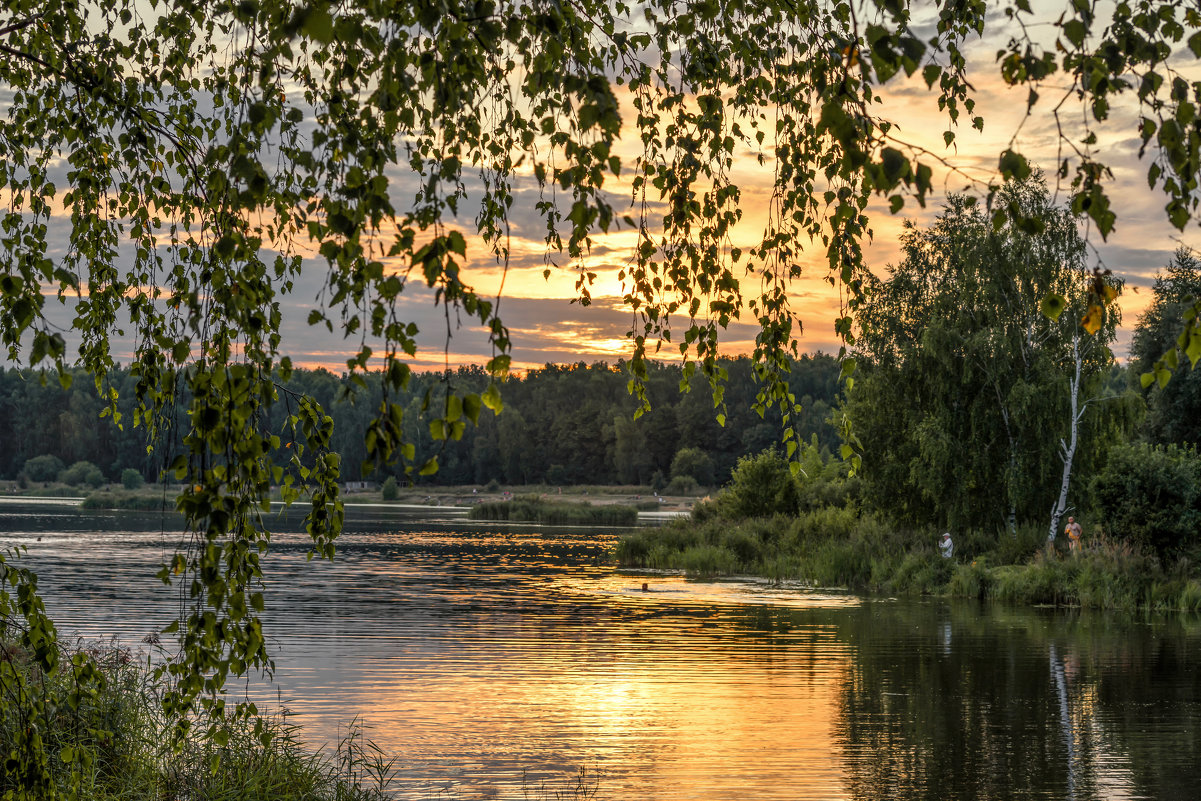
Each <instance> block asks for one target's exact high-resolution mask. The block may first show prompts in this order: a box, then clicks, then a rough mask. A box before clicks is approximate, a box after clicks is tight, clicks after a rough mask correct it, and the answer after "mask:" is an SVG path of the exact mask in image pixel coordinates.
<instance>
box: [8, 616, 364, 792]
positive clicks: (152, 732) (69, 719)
mask: <svg viewBox="0 0 1201 801" xmlns="http://www.w3.org/2000/svg"><path fill="white" fill-rule="evenodd" d="M0 649H3V653H4V655H5V657H6V661H5V664H8V665H12V666H14V672H16V673H19V674H21V675H22V677H23V678H24V679H25V680H26V681H27V682H29V681H36V690H37V693H38V695H39V697H40V701H41V704H42V706H43V708H45V709H46V710H54V712H53V713H52V714H48V715H46V716H45V717H43V718H42V719H40V720H38V721H36V725H37V729H36V734H37V736H38V737H39V738H40V741H41V745H42V748H43V749H44V751H45V752H46V753H47V754H49V755H52V758H51V759H50V760H49V762H48V764H47V765H45V774H44V775H42V776H40V777H38V779H37V780H36V781H35V782H31V781H30V780H29V776H28V773H26V775H25V776H22V775H20V774H19V773H16V772H14V766H13V765H9V766H8V768H9V770H8V771H6V773H5V774H4V775H3V776H2V777H0V793H5V794H7V793H12V795H11V796H10V795H5V797H6V798H9V797H11V798H15V799H35V798H36V799H39V800H41V799H53V798H80V799H85V798H86V799H89V801H117V800H118V799H123V800H125V801H159V799H163V798H189V799H212V800H213V801H216V799H221V800H222V801H260V799H268V798H269V799H279V800H280V801H383V799H384V798H385V797H386V796H385V795H384V793H383V791H382V790H383V788H382V786H381V784H382V783H381V782H380V781H378V780H376V779H375V778H374V777H376V776H380V777H382V778H383V779H384V780H385V781H386V778H387V775H388V765H387V760H381V759H379V757H378V753H377V752H373V751H372V750H371V746H370V744H369V743H365V742H363V741H362V737H361V734H360V733H356V732H352V734H351V736H350V737H348V738H347V739H346V740H344V741H343V742H342V743H340V744H339V746H338V749H337V753H336V755H334V758H332V759H331V758H330V757H328V756H325V755H315V754H314V753H313V752H312V751H310V750H308V749H306V748H304V746H303V744H302V743H301V742H300V740H299V739H298V738H297V736H296V733H295V730H294V728H293V727H291V726H289V725H287V723H286V722H285V721H284V720H281V719H277V718H263V719H262V720H261V721H259V722H258V723H241V724H236V725H235V724H231V725H228V726H226V727H225V728H224V729H223V730H222V733H221V737H220V739H221V741H222V742H223V743H224V744H223V745H217V744H216V743H215V742H212V741H205V740H201V739H197V738H191V739H189V740H187V741H186V742H185V743H184V744H183V746H182V748H181V749H180V751H179V753H174V754H173V753H171V751H170V749H168V748H165V747H164V746H165V745H166V742H165V740H164V735H165V734H167V732H166V731H165V728H164V721H163V718H162V714H161V709H160V708H159V706H158V703H157V699H156V694H157V693H158V692H160V691H161V690H162V688H161V687H156V686H155V685H154V683H153V682H152V681H151V676H150V674H149V672H148V671H147V668H146V664H145V663H144V662H141V661H140V660H139V659H138V658H137V657H136V656H135V655H134V654H133V653H131V652H130V651H128V650H125V649H122V648H112V647H89V648H86V649H83V650H75V651H68V652H63V653H61V654H60V656H59V664H61V665H76V664H78V665H83V664H89V665H92V666H93V668H94V673H92V674H90V678H89V679H88V680H87V683H86V684H84V685H83V686H82V687H81V686H80V685H79V684H77V683H76V677H77V676H79V675H80V674H78V673H76V674H75V675H72V672H71V671H68V670H61V671H56V672H53V673H51V674H39V673H38V671H37V669H36V667H35V666H34V664H33V660H31V659H29V654H28V653H27V652H26V651H24V650H23V649H22V647H21V646H20V645H18V644H17V643H15V642H14V641H12V640H10V639H4V640H2V641H0ZM12 675H13V674H8V675H6V676H5V678H6V679H9V680H11V678H12ZM5 688H6V690H11V689H12V685H11V683H6V684H5ZM6 697H9V698H12V696H6ZM21 712H22V707H21V706H20V705H17V704H5V705H3V706H2V707H0V749H2V750H3V753H5V754H8V755H13V754H20V753H22V751H25V752H26V753H27V754H28V751H27V746H26V745H25V744H24V739H25V737H26V736H27V734H28V727H29V726H30V725H31V724H32V723H34V721H30V720H28V719H26V718H23V717H22V715H21ZM263 735H266V736H263ZM264 741H265V744H264ZM31 764H32V763H31ZM34 788H36V789H34ZM31 790H33V792H30V791H31ZM23 793H26V794H24V795H23Z"/></svg>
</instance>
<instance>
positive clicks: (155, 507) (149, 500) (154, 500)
mask: <svg viewBox="0 0 1201 801" xmlns="http://www.w3.org/2000/svg"><path fill="white" fill-rule="evenodd" d="M175 495H176V493H175V491H174V490H169V491H168V492H167V494H166V495H164V494H163V490H162V488H161V487H154V488H149V489H145V490H118V489H106V490H97V491H96V492H90V493H88V494H87V496H86V497H84V499H83V503H82V504H80V506H82V507H83V508H84V509H135V510H138V511H143V512H158V511H161V510H163V509H166V510H167V511H169V512H173V511H175Z"/></svg>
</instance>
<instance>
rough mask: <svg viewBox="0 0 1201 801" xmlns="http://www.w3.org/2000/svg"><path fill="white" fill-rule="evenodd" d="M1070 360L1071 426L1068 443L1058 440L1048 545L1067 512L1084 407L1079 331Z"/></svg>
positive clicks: (1075, 336)
mask: <svg viewBox="0 0 1201 801" xmlns="http://www.w3.org/2000/svg"><path fill="white" fill-rule="evenodd" d="M1072 360H1073V361H1074V362H1075V370H1074V371H1073V373H1072V377H1071V379H1070V380H1069V381H1068V395H1069V400H1070V401H1071V405H1072V418H1071V421H1072V425H1071V431H1070V433H1069V439H1068V441H1067V442H1064V441H1063V440H1062V439H1060V440H1059V450H1060V458H1061V459H1063V478H1062V479H1061V480H1060V482H1059V498H1058V499H1057V500H1056V501H1055V505H1054V506H1052V507H1051V530H1050V531H1049V532H1047V542H1050V543H1053V542H1055V535H1056V534H1057V533H1058V532H1059V521H1060V520H1061V519H1062V518H1063V513H1064V512H1066V511H1067V506H1068V485H1069V484H1070V483H1071V480H1072V459H1074V458H1075V456H1076V442H1077V436H1078V433H1079V430H1080V418H1081V417H1082V416H1083V415H1084V407H1083V406H1081V404H1080V367H1081V362H1082V361H1083V359H1082V358H1081V357H1080V332H1079V330H1077V331H1074V332H1073V333H1072ZM1085 405H1087V404H1085Z"/></svg>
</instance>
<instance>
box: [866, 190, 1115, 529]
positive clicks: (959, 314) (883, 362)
mask: <svg viewBox="0 0 1201 801" xmlns="http://www.w3.org/2000/svg"><path fill="white" fill-rule="evenodd" d="M995 202H997V203H1002V204H1004V205H1005V206H1006V207H1008V208H1011V209H1012V210H1013V212H1014V214H1015V215H1016V217H1015V219H1017V218H1020V219H1029V220H1037V221H1038V225H1037V226H1035V227H1027V226H1023V225H1021V224H1019V223H1018V222H1014V221H1010V222H1006V223H1004V224H1003V225H1001V226H1000V227H998V226H996V225H995V224H994V221H993V220H992V219H991V218H990V216H989V214H988V213H987V211H986V209H984V208H983V207H982V206H981V204H978V203H975V202H973V201H972V199H970V198H966V197H960V196H953V197H951V198H950V200H949V201H948V203H947V206H946V208H945V210H944V211H943V213H942V214H941V215H940V216H939V218H938V219H937V220H936V221H935V223H934V224H933V225H932V226H930V227H929V228H927V229H924V230H919V229H917V228H916V227H914V226H912V225H910V226H909V227H908V228H907V229H906V233H905V235H904V237H903V246H904V258H903V259H902V261H901V263H900V264H897V265H895V266H892V267H891V268H890V273H889V277H888V279H887V280H885V281H869V282H868V299H867V301H866V302H865V304H864V306H863V309H862V311H861V314H860V318H859V320H860V324H861V327H862V335H861V336H860V338H859V340H858V343H857V355H858V356H859V357H860V358H859V362H860V363H862V364H863V365H864V366H863V369H862V370H861V372H862V373H863V375H862V376H861V377H859V378H858V380H857V381H856V382H855V384H854V388H853V389H852V390H851V392H849V393H848V404H847V413H848V415H849V416H850V417H851V419H853V420H854V421H855V425H856V431H857V434H858V436H859V437H860V438H861V439H862V442H863V443H864V448H865V454H866V456H867V458H866V459H865V460H864V465H863V471H862V476H863V491H864V494H865V496H866V497H867V498H868V499H869V500H870V502H871V503H872V504H873V505H874V506H875V508H877V509H880V510H882V511H886V512H887V513H888V514H889V515H892V516H894V517H895V518H897V519H899V520H904V521H908V522H912V523H923V524H926V523H928V524H932V525H949V526H951V527H952V528H957V529H958V528H972V527H978V526H996V527H1001V526H1005V527H1009V528H1012V527H1014V525H1015V524H1016V523H1017V522H1019V521H1025V520H1029V519H1031V518H1034V517H1036V516H1037V517H1041V516H1042V515H1045V514H1046V512H1047V510H1048V509H1050V508H1051V506H1052V502H1053V501H1054V500H1055V499H1056V498H1057V496H1058V490H1059V486H1060V478H1061V471H1062V463H1061V460H1060V446H1059V441H1060V439H1061V438H1063V439H1065V440H1066V439H1068V438H1069V429H1070V422H1071V419H1070V418H1071V412H1070V407H1069V400H1070V397H1069V388H1068V379H1069V378H1070V377H1071V376H1072V375H1073V374H1074V369H1075V365H1074V359H1073V347H1074V346H1073V344H1072V343H1073V339H1074V338H1075V337H1077V336H1078V332H1079V326H1080V325H1081V321H1082V319H1083V318H1084V317H1085V316H1086V315H1087V314H1089V313H1091V312H1090V311H1089V304H1090V292H1091V291H1092V287H1093V286H1094V282H1095V281H1096V280H1101V279H1099V278H1098V277H1096V276H1094V275H1093V274H1092V273H1090V272H1088V271H1086V270H1085V269H1084V243H1083V241H1082V240H1081V239H1080V236H1079V234H1078V233H1077V224H1076V220H1075V219H1074V218H1073V217H1072V216H1071V215H1070V214H1069V213H1068V211H1067V210H1065V209H1062V208H1058V207H1055V206H1053V205H1052V203H1051V198H1050V195H1049V193H1048V191H1047V188H1046V185H1045V184H1044V183H1043V182H1042V181H1041V179H1032V180H1029V181H1027V182H1025V183H1021V184H1007V185H1006V186H1005V187H1004V188H1002V189H1001V190H1000V192H999V193H998V195H997V198H996V200H995ZM1106 285H1107V284H1106ZM1048 294H1055V295H1057V296H1059V297H1060V298H1061V299H1062V300H1063V302H1064V304H1065V307H1064V309H1063V310H1062V314H1060V315H1059V317H1058V319H1057V320H1052V319H1050V318H1049V317H1047V316H1045V315H1044V314H1043V313H1042V312H1041V311H1040V309H1039V306H1040V299H1042V298H1045V297H1046V296H1047V295H1048ZM1116 324H1117V317H1116V314H1115V313H1114V311H1113V310H1112V309H1111V310H1107V311H1105V312H1104V321H1103V325H1101V326H1100V328H1099V330H1098V331H1097V333H1096V334H1094V335H1093V336H1091V337H1088V338H1085V339H1084V340H1082V341H1083V349H1084V350H1083V354H1082V364H1081V385H1082V387H1083V390H1082V398H1081V400H1082V402H1085V403H1088V402H1090V401H1095V400H1096V399H1098V398H1100V397H1102V395H1103V394H1104V393H1105V392H1106V391H1107V390H1106V386H1107V385H1106V380H1107V378H1108V374H1109V369H1110V366H1111V364H1112V363H1113V357H1112V354H1111V353H1110V351H1109V347H1108V346H1109V343H1111V342H1112V341H1113V337H1114V331H1115V327H1116ZM1081 419H1082V420H1083V428H1082V431H1081V436H1082V444H1081V446H1080V448H1079V449H1078V453H1077V454H1076V457H1075V461H1074V464H1075V466H1076V468H1077V472H1080V471H1081V469H1083V470H1084V471H1087V470H1090V469H1092V468H1093V467H1094V466H1095V465H1096V464H1097V463H1098V462H1099V461H1100V460H1101V458H1102V457H1103V454H1104V450H1105V448H1106V447H1107V440H1108V439H1109V438H1111V437H1113V436H1114V434H1115V433H1116V432H1117V431H1120V426H1121V425H1122V424H1123V423H1124V422H1125V421H1126V419H1127V417H1126V416H1125V413H1124V411H1123V407H1121V406H1120V405H1117V404H1114V403H1112V402H1105V403H1092V405H1090V406H1087V414H1084V415H1082V418H1081Z"/></svg>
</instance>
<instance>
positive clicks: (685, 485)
mask: <svg viewBox="0 0 1201 801" xmlns="http://www.w3.org/2000/svg"><path fill="white" fill-rule="evenodd" d="M700 492H701V485H700V484H697V483H696V479H695V478H693V477H692V476H676V477H675V478H673V479H672V480H671V481H669V482H668V483H667V486H666V487H665V488H664V490H663V494H664V495H699V494H700Z"/></svg>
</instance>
